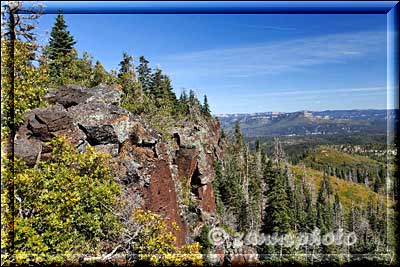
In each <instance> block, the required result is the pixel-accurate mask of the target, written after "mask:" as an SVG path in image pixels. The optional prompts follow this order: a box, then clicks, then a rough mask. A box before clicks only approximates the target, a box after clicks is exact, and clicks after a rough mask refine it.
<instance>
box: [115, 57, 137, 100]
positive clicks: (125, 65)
mask: <svg viewBox="0 0 400 267" xmlns="http://www.w3.org/2000/svg"><path fill="white" fill-rule="evenodd" d="M118 82H119V84H120V85H121V86H122V90H123V92H124V93H125V95H128V94H130V95H134V94H136V93H137V92H136V91H138V87H139V85H138V83H137V81H136V74H135V67H134V63H133V57H132V56H130V55H129V54H128V53H126V52H123V54H122V60H121V62H120V63H119V71H118Z"/></svg>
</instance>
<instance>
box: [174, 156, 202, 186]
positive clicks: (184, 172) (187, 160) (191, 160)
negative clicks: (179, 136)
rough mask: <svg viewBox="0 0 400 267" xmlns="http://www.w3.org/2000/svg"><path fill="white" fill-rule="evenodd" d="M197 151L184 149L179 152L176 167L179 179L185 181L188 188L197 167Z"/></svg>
mask: <svg viewBox="0 0 400 267" xmlns="http://www.w3.org/2000/svg"><path fill="white" fill-rule="evenodd" d="M198 155H199V151H198V150H197V149H187V148H182V149H180V150H178V153H177V158H176V165H178V178H179V180H183V179H184V181H185V185H186V186H190V180H191V178H192V176H193V173H194V171H195V169H196V166H197V156H198Z"/></svg>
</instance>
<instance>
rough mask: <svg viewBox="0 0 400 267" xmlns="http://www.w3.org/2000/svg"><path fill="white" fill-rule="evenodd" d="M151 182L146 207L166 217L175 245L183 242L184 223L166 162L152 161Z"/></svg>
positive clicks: (180, 244) (184, 236) (184, 234)
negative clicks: (175, 226)
mask: <svg viewBox="0 0 400 267" xmlns="http://www.w3.org/2000/svg"><path fill="white" fill-rule="evenodd" d="M149 174H150V176H151V183H150V189H149V192H148V200H149V201H148V203H149V205H148V208H149V209H150V210H151V211H153V212H156V213H158V214H161V215H163V216H164V217H165V218H167V219H168V222H169V227H170V230H172V232H173V233H174V234H175V236H176V237H177V245H178V246H182V245H183V244H185V243H186V242H185V239H186V232H187V229H186V225H185V223H184V222H183V219H182V218H181V217H180V215H179V207H178V201H177V196H176V192H175V185H174V181H173V180H172V179H171V171H170V169H169V166H168V164H167V162H165V161H164V160H158V161H156V162H155V163H154V168H152V170H151V171H150V173H149ZM173 222H175V223H176V224H177V225H178V226H179V229H180V230H179V231H176V230H174V229H173V228H172V223H173Z"/></svg>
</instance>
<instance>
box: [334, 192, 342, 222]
mask: <svg viewBox="0 0 400 267" xmlns="http://www.w3.org/2000/svg"><path fill="white" fill-rule="evenodd" d="M342 209H343V208H342V203H340V198H339V195H338V194H335V202H334V203H333V225H334V228H335V229H339V228H343V210H342Z"/></svg>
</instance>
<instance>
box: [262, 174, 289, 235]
mask: <svg viewBox="0 0 400 267" xmlns="http://www.w3.org/2000/svg"><path fill="white" fill-rule="evenodd" d="M270 175H271V177H268V178H269V186H268V187H269V188H268V193H267V205H266V208H265V216H264V232H265V233H267V234H272V233H279V234H286V233H288V232H289V230H290V211H289V200H288V196H287V193H286V190H285V186H284V179H283V177H282V176H283V174H282V171H281V169H279V168H275V169H273V170H272V171H271V172H270Z"/></svg>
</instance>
